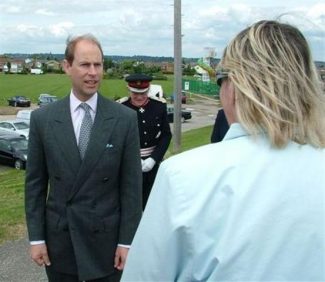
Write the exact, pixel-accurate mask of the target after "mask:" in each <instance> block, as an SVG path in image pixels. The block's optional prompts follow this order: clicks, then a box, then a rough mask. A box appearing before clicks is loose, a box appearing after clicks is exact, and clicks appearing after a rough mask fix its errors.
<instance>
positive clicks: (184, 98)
mask: <svg viewBox="0 0 325 282" xmlns="http://www.w3.org/2000/svg"><path fill="white" fill-rule="evenodd" d="M181 99H182V104H186V102H187V96H186V93H185V91H182V98H181ZM174 100H175V93H174V94H172V95H171V96H170V102H171V103H174Z"/></svg>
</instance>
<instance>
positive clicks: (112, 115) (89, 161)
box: [69, 95, 117, 198]
mask: <svg viewBox="0 0 325 282" xmlns="http://www.w3.org/2000/svg"><path fill="white" fill-rule="evenodd" d="M111 103H112V102H110V101H107V100H105V99H104V98H103V97H101V96H100V95H98V102H97V112H96V117H95V121H94V125H93V128H92V131H91V136H90V140H89V144H88V148H87V151H86V154H85V157H84V159H83V161H82V162H81V166H80V169H79V172H78V176H77V179H76V181H75V185H74V188H73V189H72V191H71V194H70V197H69V198H72V197H73V196H74V194H75V193H76V192H77V191H78V190H79V189H80V187H81V186H82V184H83V183H84V182H85V181H86V180H87V178H88V177H89V175H90V174H91V173H92V171H93V170H94V169H95V167H96V163H97V161H98V160H99V159H100V158H101V156H102V154H103V152H104V150H105V149H106V145H107V142H108V140H110V136H111V135H112V133H113V131H114V127H115V124H116V121H117V118H116V117H117V113H116V112H115V111H116V110H115V109H114V107H112V106H111V105H112V104H111Z"/></svg>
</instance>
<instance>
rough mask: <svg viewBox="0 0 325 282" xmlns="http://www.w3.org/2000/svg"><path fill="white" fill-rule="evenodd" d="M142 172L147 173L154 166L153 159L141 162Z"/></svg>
mask: <svg viewBox="0 0 325 282" xmlns="http://www.w3.org/2000/svg"><path fill="white" fill-rule="evenodd" d="M141 163H142V172H148V171H150V170H152V168H153V167H154V165H155V164H156V161H155V160H154V159H153V158H147V159H145V160H142V162H141Z"/></svg>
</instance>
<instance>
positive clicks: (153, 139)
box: [119, 74, 172, 209]
mask: <svg viewBox="0 0 325 282" xmlns="http://www.w3.org/2000/svg"><path fill="white" fill-rule="evenodd" d="M125 80H126V81H127V83H128V84H127V87H128V89H129V93H130V97H125V98H122V99H120V100H119V102H121V103H122V104H124V105H125V106H127V107H129V108H131V109H133V110H135V111H136V112H137V114H138V126H139V134H140V146H141V149H140V154H141V159H142V172H143V185H142V186H143V192H142V193H143V209H144V208H145V206H146V203H147V200H148V197H149V194H150V191H151V188H152V185H153V183H154V180H155V177H156V174H157V170H158V167H159V164H160V162H161V161H162V159H163V157H164V155H165V153H166V151H167V149H168V146H169V143H170V140H171V138H172V134H171V131H170V126H169V123H168V120H167V107H166V100H164V99H160V98H158V97H155V96H154V97H149V96H148V91H149V87H150V81H151V80H152V77H151V76H148V75H144V74H132V75H129V76H128V77H126V79H125Z"/></svg>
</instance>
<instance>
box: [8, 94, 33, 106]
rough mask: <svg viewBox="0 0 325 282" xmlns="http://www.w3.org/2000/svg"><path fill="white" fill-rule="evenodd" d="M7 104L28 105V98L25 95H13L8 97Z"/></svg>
mask: <svg viewBox="0 0 325 282" xmlns="http://www.w3.org/2000/svg"><path fill="white" fill-rule="evenodd" d="M8 103H9V106H13V107H30V103H31V102H30V99H28V98H27V97H25V96H13V97H10V98H9V99H8Z"/></svg>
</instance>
